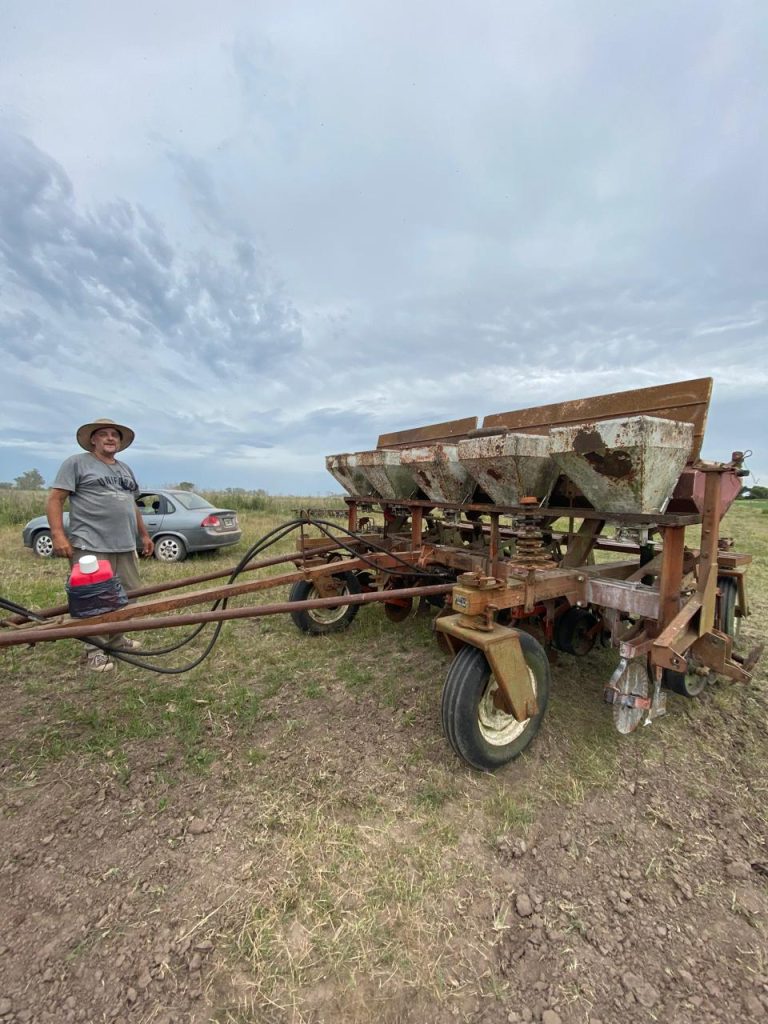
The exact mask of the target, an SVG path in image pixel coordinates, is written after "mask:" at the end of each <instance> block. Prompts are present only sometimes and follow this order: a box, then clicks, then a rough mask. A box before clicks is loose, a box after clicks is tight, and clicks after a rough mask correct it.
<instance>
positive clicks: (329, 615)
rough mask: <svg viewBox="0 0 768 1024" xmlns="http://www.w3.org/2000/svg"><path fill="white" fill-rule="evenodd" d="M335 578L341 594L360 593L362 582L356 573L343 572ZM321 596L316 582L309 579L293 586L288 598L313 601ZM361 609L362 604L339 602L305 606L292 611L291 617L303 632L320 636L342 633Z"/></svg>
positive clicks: (290, 599)
mask: <svg viewBox="0 0 768 1024" xmlns="http://www.w3.org/2000/svg"><path fill="white" fill-rule="evenodd" d="M334 580H336V581H338V593H339V594H340V595H344V594H359V593H360V584H359V583H358V580H357V577H356V576H355V574H354V573H352V572H345V573H341V574H340V575H339V576H335V577H334ZM320 596H321V595H320V592H319V591H318V589H317V587H316V586H315V584H314V583H311V582H310V581H309V580H299V581H298V583H294V584H293V586H292V587H291V592H290V594H289V596H288V600H289V601H312V600H314V599H315V598H318V597H320ZM359 609H360V606H359V605H356V604H337V605H333V606H331V607H328V608H304V609H302V610H301V611H296V612H291V618H292V619H293V621H294V624H295V625H296V626H298V627H299V629H300V630H301V631H302V633H311V634H312V635H314V636H319V635H322V634H325V633H340V632H341V631H342V630H345V629H347V628H348V627H349V625H350V624H351V622H352V620H353V619H354V618H355V616H356V615H357V613H358V611H359Z"/></svg>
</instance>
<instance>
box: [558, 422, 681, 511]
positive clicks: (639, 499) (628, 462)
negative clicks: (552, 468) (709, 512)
mask: <svg viewBox="0 0 768 1024" xmlns="http://www.w3.org/2000/svg"><path fill="white" fill-rule="evenodd" d="M692 442H693V427H692V425H691V424H690V423H683V422H681V421H679V420H678V421H676V420H665V419H658V418H656V417H653V416H630V417H624V418H622V419H614V420H598V421H596V422H594V423H580V424H577V425H575V426H568V427H555V428H554V429H553V430H552V458H553V459H554V461H555V462H556V463H557V464H558V466H559V467H560V469H561V470H562V471H563V472H564V473H565V474H566V475H567V476H568V477H569V478H570V479H571V480H573V482H574V483H575V484H576V485H577V486H578V487H579V488H580V489H581V491H582V492H583V493H584V495H585V496H586V497H587V499H588V500H589V501H590V502H591V503H592V505H593V506H594V507H595V509H598V510H600V511H604V512H627V513H653V512H663V511H664V508H665V506H666V503H667V501H668V500H669V498H670V496H671V494H672V491H673V490H674V487H675V484H676V483H677V481H678V479H679V477H680V473H681V472H682V470H683V467H684V466H685V464H686V462H687V460H688V459H689V457H690V452H691V444H692Z"/></svg>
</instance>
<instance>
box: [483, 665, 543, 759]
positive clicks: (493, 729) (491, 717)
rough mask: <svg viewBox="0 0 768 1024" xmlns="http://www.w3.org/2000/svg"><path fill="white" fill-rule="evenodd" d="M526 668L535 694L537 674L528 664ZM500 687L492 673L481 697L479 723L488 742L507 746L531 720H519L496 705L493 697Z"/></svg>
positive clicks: (497, 745)
mask: <svg viewBox="0 0 768 1024" xmlns="http://www.w3.org/2000/svg"><path fill="white" fill-rule="evenodd" d="M526 670H527V672H528V678H529V679H530V681H531V686H532V687H533V692H534V695H535V694H536V676H535V674H534V673H533V672H532V671H531V669H530V668H529V667H528V666H527V665H526ZM498 689H499V684H498V683H497V682H496V677H495V676H494V675H493V673H491V678H490V679H489V680H488V685H487V686H486V688H485V692H484V693H483V696H482V697H481V698H480V706H479V707H478V709H477V724H478V726H479V729H480V735H481V736H482V737H483V739H484V740H485V741H486V743H490V744H491V746H492V747H505V746H506V745H507V744H508V743H512V742H513V741H514V740H516V739H517V738H518V736H520V735H521V734H522V733H523V732H524V731H525V729H526V728H527V727H528V723H529V722H530V721H531V720H530V718H526V719H525V721H523V722H518V721H517V719H516V718H515V717H514V715H508V714H507V713H506V711H502V710H501V708H498V707H496V704H495V702H494V699H493V697H494V694H495V693H496V692H497V691H498Z"/></svg>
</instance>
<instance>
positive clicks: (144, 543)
mask: <svg viewBox="0 0 768 1024" xmlns="http://www.w3.org/2000/svg"><path fill="white" fill-rule="evenodd" d="M154 550H155V542H154V541H153V540H152V538H151V537H150V536H149V534H148V533H147V534H145V536H143V537H142V538H141V556H142V558H149V557H150V555H151V554H152V552H153V551H154Z"/></svg>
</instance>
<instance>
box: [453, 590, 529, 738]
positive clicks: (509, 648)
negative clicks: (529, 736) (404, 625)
mask: <svg viewBox="0 0 768 1024" xmlns="http://www.w3.org/2000/svg"><path fill="white" fill-rule="evenodd" d="M454 593H455V591H454ZM462 619H463V616H462V615H445V616H441V617H440V618H438V619H436V620H435V629H436V630H438V632H440V633H443V634H444V635H445V637H446V639H447V640H448V644H449V646H450V648H451V650H452V652H453V653H454V654H455V653H456V652H457V651H459V650H460V649H461V648H462V647H463V646H465V644H470V645H471V646H472V647H478V648H479V649H480V650H481V651H482V652H483V654H484V655H485V657H486V658H487V659H488V664H489V665H490V666H491V671H492V672H493V675H494V677H495V679H496V682H497V683H498V687H499V688H498V690H497V691H496V695H494V699H495V700H497V703H498V706H499V707H500V708H501V710H502V711H505V712H506V713H507V714H508V715H513V716H514V718H516V719H517V721H518V722H524V721H526V719H528V718H530V717H531V716H532V715H535V714H536V712H537V711H538V705H537V703H536V693H535V691H534V688H533V681H532V677H531V672H530V670H529V669H528V665H527V663H526V661H525V656H524V655H523V649H522V647H521V646H520V634H519V631H518V630H516V629H511V628H510V627H509V626H500V625H499V624H498V623H497V622H494V623H492V624H491V626H490V629H487V630H482V631H478V630H477V629H470V628H467V626H465V625H463V623H462Z"/></svg>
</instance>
